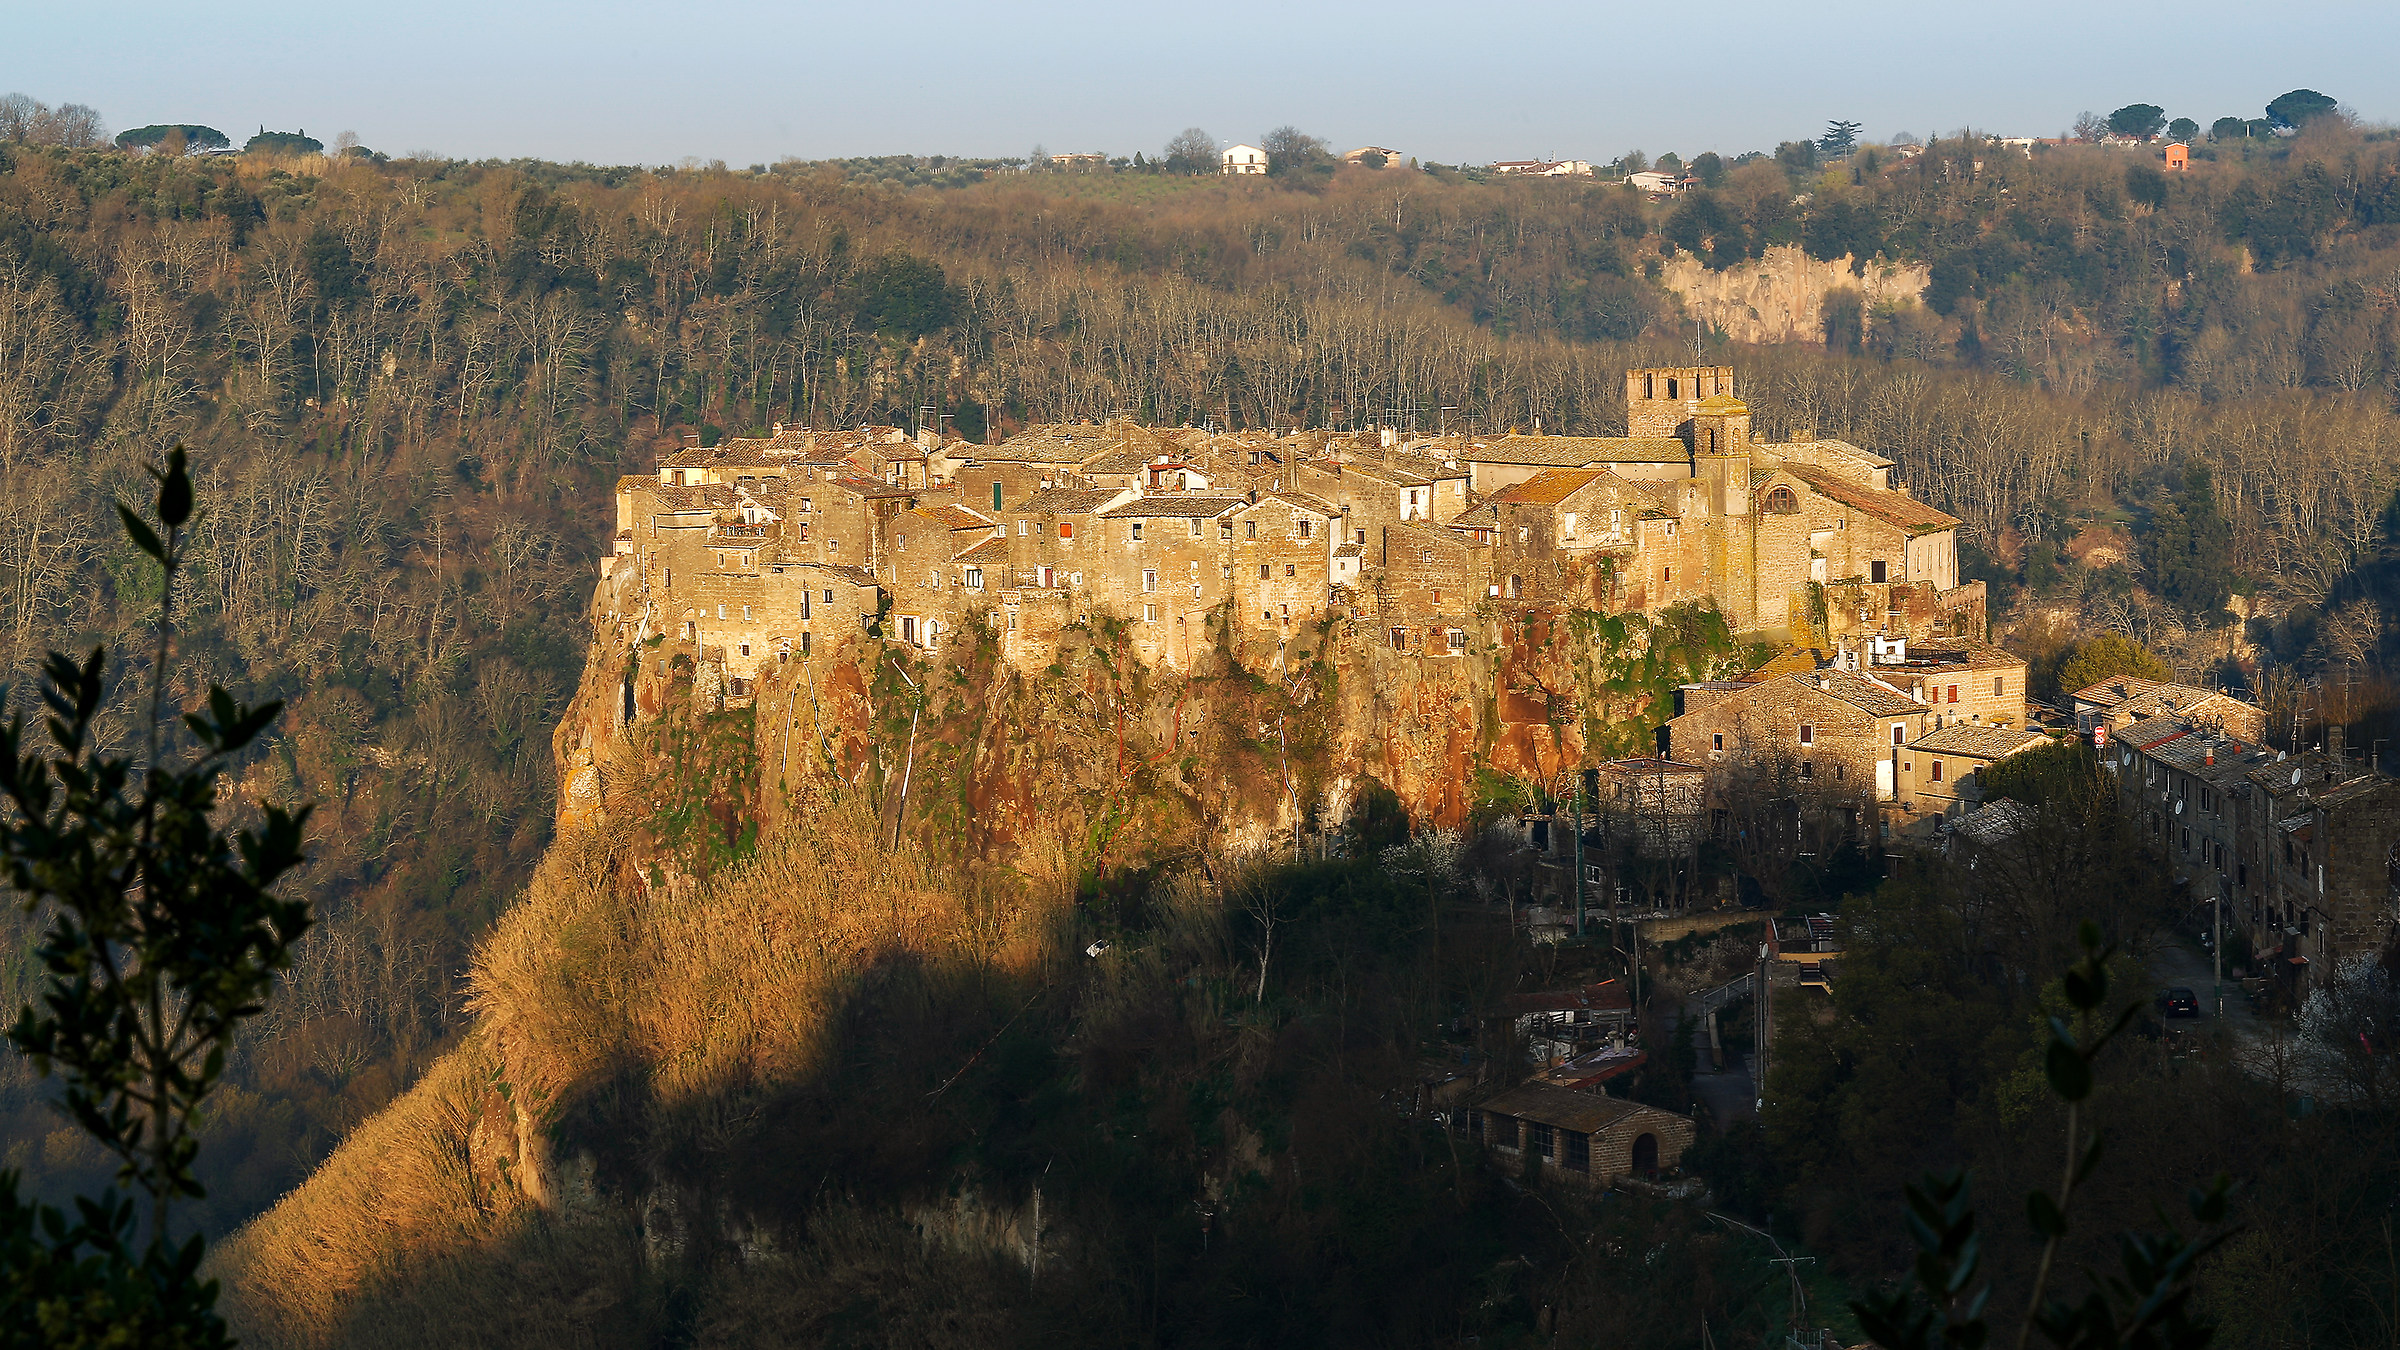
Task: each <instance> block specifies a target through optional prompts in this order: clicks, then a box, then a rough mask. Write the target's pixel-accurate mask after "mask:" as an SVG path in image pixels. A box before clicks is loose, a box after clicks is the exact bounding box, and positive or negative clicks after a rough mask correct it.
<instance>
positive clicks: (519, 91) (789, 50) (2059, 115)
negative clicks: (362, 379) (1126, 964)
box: [0, 0, 2400, 165]
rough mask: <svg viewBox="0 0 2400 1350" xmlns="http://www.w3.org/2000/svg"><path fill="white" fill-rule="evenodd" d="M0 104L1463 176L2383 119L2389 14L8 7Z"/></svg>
mask: <svg viewBox="0 0 2400 1350" xmlns="http://www.w3.org/2000/svg"><path fill="white" fill-rule="evenodd" d="M6 8H7V9H9V10H14V11H16V12H15V13H14V14H13V15H11V16H10V17H9V18H8V19H7V22H6V30H5V31H6V34H7V36H6V38H5V39H0V92H5V91H8V90H21V91H23V92H25V93H28V94H31V95H33V96H34V97H36V98H40V99H43V100H45V101H47V102H51V103H60V102H69V101H73V102H82V103H89V104H91V105H93V106H94V107H96V108H98V109H99V110H100V112H101V113H102V114H103V115H104V116H105V117H106V118H107V119H108V123H109V126H110V127H111V128H112V129H123V128H125V127H130V126H139V125H142V124H144V123H149V122H167V121H177V122H203V123H207V124H209V125H212V126H215V127H217V128H219V129H221V130H223V131H225V132H227V133H229V134H231V135H233V137H234V139H235V140H236V142H237V143H238V142H239V141H240V140H241V139H242V138H243V137H244V136H246V135H248V134H249V133H251V132H252V131H254V130H256V129H257V128H258V126H259V125H260V124H261V123H264V124H265V125H266V126H268V127H271V128H276V129H281V130H292V129H297V128H306V129H307V131H308V132H309V133H310V134H311V135H314V136H317V137H319V138H320V139H322V140H324V141H326V142H328V143H331V141H332V140H333V137H334V135H335V133H337V132H340V131H343V130H354V131H356V132H357V133H358V134H359V137H360V138H361V140H362V141H363V142H364V143H365V144H367V145H369V146H372V147H374V148H376V149H379V150H385V151H388V152H391V153H394V154H399V153H403V152H406V151H410V150H418V149H430V150H437V151H441V152H444V153H446V154H450V155H458V156H467V157H475V158H481V157H485V156H498V157H511V156H518V155H528V156H540V157H545V158H552V159H585V160H592V161H597V162H602V163H647V164H658V163H672V162H676V161H679V160H682V159H684V158H686V157H688V156H697V157H699V158H702V159H724V160H726V161H728V162H730V163H733V164H735V165H741V164H748V163H758V162H770V161H773V160H776V159H780V158H783V157H785V156H800V157H804V158H818V157H827V156H840V155H863V154H884V153H895V152H903V151H906V152H915V153H920V154H959V155H1021V154H1023V153H1025V152H1026V151H1027V150H1028V149H1029V148H1031V147H1032V146H1033V145H1035V144H1036V143H1037V142H1038V143H1040V144H1042V145H1044V146H1047V147H1048V148H1050V149H1052V150H1067V149H1075V150H1106V151H1108V152H1110V153H1111V154H1119V155H1129V154H1131V153H1133V152H1134V151H1136V150H1142V151H1147V152H1153V153H1154V152H1155V151H1156V150H1157V148H1158V147H1159V146H1160V145H1161V144H1163V143H1164V142H1165V141H1166V139H1167V138H1168V137H1169V136H1172V135H1174V134H1175V133H1176V132H1177V131H1178V130H1180V129H1182V128H1183V127H1186V126H1193V125H1197V126H1201V127H1205V128H1207V129H1208V130H1209V131H1210V132H1211V133H1212V134H1214V135H1215V136H1217V137H1218V138H1219V139H1220V140H1233V139H1241V140H1255V139H1256V138H1257V137H1258V136H1259V135H1260V134H1262V133H1263V132H1264V131H1265V130H1266V129H1267V128H1269V127H1272V126H1276V125H1279V124H1282V123H1285V122H1290V123H1294V124H1296V125H1298V126H1299V127H1301V128H1302V129H1303V130H1305V131H1309V132H1312V133H1314V134H1316V135H1319V136H1322V137H1324V138H1326V139H1327V140H1329V141H1331V142H1333V144H1334V147H1335V148H1336V149H1337V150H1340V149H1347V148H1349V147H1351V146H1354V145H1363V144H1369V143H1372V144H1378V145H1387V146H1392V147H1394V148H1396V149H1398V150H1400V151H1402V152H1403V153H1405V154H1411V155H1416V156H1419V157H1421V158H1425V159H1431V160H1438V161H1442V162H1446V163H1450V162H1473V163H1481V162H1484V161H1487V160H1492V159H1514V158H1522V157H1530V156H1535V155H1546V156H1553V157H1559V158H1565V157H1570V156H1572V157H1580V158H1586V159H1595V160H1605V159H1609V158H1613V157H1614V156H1615V155H1616V154H1617V153H1618V152H1620V151H1623V150H1626V149H1630V148H1635V147H1639V148H1642V149H1645V150H1647V151H1649V152H1650V153H1651V154H1652V155H1653V156H1655V155H1657V154H1658V153H1660V152H1661V151H1665V150H1680V151H1682V152H1684V153H1685V154H1687V155H1689V154H1692V153H1695V152H1697V151H1700V150H1705V149H1716V150H1723V151H1738V150H1745V149H1753V148H1772V146H1773V145H1774V143H1775V142H1776V141H1778V140H1784V139H1790V138H1793V137H1796V136H1799V135H1803V134H1813V133H1815V132H1816V131H1817V130H1818V129H1820V128H1821V127H1822V126H1823V124H1824V122H1825V120H1826V119H1827V118H1830V117H1848V118H1853V119H1855V120H1858V121H1861V122H1864V123H1866V128H1867V134H1868V135H1869V136H1871V137H1877V138H1880V137H1884V136H1888V135H1890V134H1891V133H1893V132H1895V131H1899V130H1902V129H1907V130H1911V131H1915V132H1917V133H1919V134H1923V133H1925V132H1927V131H1931V130H1935V129H1939V130H1941V131H1943V132H1949V131H1953V130H1955V129H1957V128H1959V127H1961V126H1968V125H1972V126H1975V127H1977V128H1981V129H1987V130H1991V131H1995V132H2001V133H2009V134H2019V135H2053V134H2056V133H2057V132H2059V131H2060V130H2062V129H2063V128H2065V127H2066V126H2067V125H2068V124H2069V123H2070V122H2071V121H2072V120H2073V119H2074V117H2075V114H2076V113H2077V112H2079V111H2081V110H2083V109H2086V108H2090V109H2095V110H2098V111H2101V112H2106V111H2108V110H2109V109H2111V108H2114V107H2117V106H2119V105H2121V104H2125V103H2132V102H2149V103H2157V104H2159V105H2161V106H2162V107H2164V108H2165V109H2166V110H2167V113H2168V115H2169V116H2187V115H2188V116H2190V117H2193V118H2195V119H2197V120H2198V121H2199V122H2201V123H2202V124H2203V125H2206V124H2207V123H2208V122H2209V121H2211V120H2213V119H2214V118H2217V117H2221V116H2225V115H2228V114H2237V115H2242V116H2249V117H2256V116H2259V115H2261V113H2260V109H2261V107H2262V105H2264V104H2265V102H2266V101H2267V100H2268V99H2270V98H2272V97H2274V96H2275V95H2277V94H2280V93H2282V92H2283V91H2285V90H2287V89H2291V88H2295V87H2300V86H2305V87H2309V88H2314V89H2318V90H2321V91H2323V92H2325V93H2328V94H2331V95H2333V96H2334V97H2335V98H2338V99H2340V100H2342V101H2343V102H2345V103H2347V104H2349V105H2350V106H2352V107H2353V108H2355V109H2357V110H2358V112H2359V113H2360V114H2361V115H2362V116H2364V117H2366V118H2367V119H2369V120H2371V121H2377V122H2383V121H2391V120H2395V119H2400V74H2395V73H2394V66H2393V53H2394V52H2395V50H2400V3H2394V0H2376V2H2368V0H2312V3H2307V4H2300V5H2291V4H2284V5H2260V4H2257V3H2255V0H2245V2H2244V3H2240V4H2233V3H2216V2H2215V0H2204V2H2202V3H2187V4H2182V5H2134V4H2106V3H2088V2H2087V3H2071V4H2070V3H2051V2H2050V0H2043V2H2042V3H2031V4H2028V3H2009V4H1988V5H1977V6H1973V7H1968V6H1959V5H1951V4H1945V3H1942V2H1941V0H1932V2H1931V3H1928V2H1927V0H1913V3H1908V4H1850V5H1843V4H1838V3H1835V4H1823V3H1820V4H1793V3H1777V4H1762V3H1755V2H1754V0H1720V2H1719V3H1717V4H1714V5H1708V6H1698V5H1665V6H1652V5H1639V6H1635V5H1621V4H1591V3H1585V4H1561V3H1527V4H1517V5H1496V6H1472V5H1462V4H1426V3H1419V2H1418V0H1391V2H1390V3H1384V4H1377V5H1363V4H1351V3H1340V4H1311V3H1305V0H1287V2H1286V3H1257V2H1255V0H1233V2H1231V3H1220V4H1215V5H1207V4H1186V5H1172V6H1138V5H1117V4H1100V3H1090V2H1088V0H1062V2H1061V3H1053V4H1047V5H1010V4H995V3H959V2H958V0H918V3H915V4H910V5H889V4H887V5H875V4H845V5H841V6H838V7H833V6H826V7H819V6H813V5H806V4H783V5H777V4H766V3H745V2H744V0H709V2H708V3H687V4H682V5H673V4H668V5H657V4H644V5H635V4H627V3H622V0H584V2H583V3H575V4H568V3H560V2H559V0H481V2H480V3H476V2H472V0H415V2H414V3H401V4H378V5H373V6H366V5H342V4H333V5H328V4H323V3H321V2H320V3H309V4H298V3H289V2H288V0H251V2H250V3H242V4H235V5H228V6H202V7H194V6H192V5H189V4H173V5H168V4H158V3H152V2H151V0H118V3H115V4H111V5H108V6H105V7H103V8H101V9H97V10H84V9H82V8H81V7H80V6H73V5H67V4H61V3H56V0H47V2H44V0H9V4H8V5H7V6H6Z"/></svg>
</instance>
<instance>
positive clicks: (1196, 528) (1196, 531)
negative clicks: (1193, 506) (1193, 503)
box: [1192, 516, 1200, 539]
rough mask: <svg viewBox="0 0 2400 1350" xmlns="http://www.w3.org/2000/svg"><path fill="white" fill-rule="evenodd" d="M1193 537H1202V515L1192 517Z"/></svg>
mask: <svg viewBox="0 0 2400 1350" xmlns="http://www.w3.org/2000/svg"><path fill="white" fill-rule="evenodd" d="M1192 537H1193V538H1194V539H1197V538H1199V537H1200V517H1198V516H1194V517H1192Z"/></svg>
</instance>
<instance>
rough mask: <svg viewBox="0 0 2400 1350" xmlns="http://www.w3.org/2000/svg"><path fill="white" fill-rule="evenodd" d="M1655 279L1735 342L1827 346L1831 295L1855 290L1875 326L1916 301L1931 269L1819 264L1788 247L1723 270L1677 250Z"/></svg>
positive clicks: (1836, 262)
mask: <svg viewBox="0 0 2400 1350" xmlns="http://www.w3.org/2000/svg"><path fill="white" fill-rule="evenodd" d="M1854 269H1855V270H1854ZM1658 279H1659V284H1660V285H1662V286H1665V287H1666V288H1667V289H1668V290H1670V291H1673V292H1674V293H1675V294H1676V295H1677V296H1678V297H1680V298H1681V299H1682V300H1683V308H1684V312H1685V313H1686V314H1688V315H1690V316H1691V317H1692V318H1695V319H1702V320H1705V321H1707V323H1708V325H1709V326H1710V327H1712V328H1715V329H1719V330H1721V331H1722V332H1723V333H1724V334H1725V336H1726V337H1728V338H1730V339H1731V340H1733V341H1735V342H1822V341H1824V339H1825V300H1826V297H1827V296H1828V295H1829V294H1831V293H1833V292H1835V291H1845V290H1846V291H1850V292H1854V293H1855V294H1856V295H1857V296H1858V299H1859V301H1860V307H1861V316H1862V319H1863V321H1864V322H1865V323H1866V324H1868V325H1872V324H1873V323H1874V315H1875V310H1876V308H1877V307H1878V306H1882V305H1905V304H1914V303H1916V299H1917V297H1918V296H1920V295H1922V294H1924V291H1925V287H1926V285H1927V284H1928V283H1929V282H1930V281H1931V280H1932V272H1931V271H1930V270H1929V269H1928V268H1927V267H1926V266H1925V265H1924V264H1923V263H1891V262H1884V261H1882V260H1880V259H1878V260H1876V261H1873V262H1869V263H1866V264H1864V266H1863V268H1860V267H1859V266H1858V265H1857V264H1855V263H1854V262H1853V260H1852V259H1850V258H1847V257H1843V258H1836V259H1835V260H1833V261H1832V262H1819V261H1817V260H1816V259H1814V258H1811V257H1809V256H1808V254H1806V253H1805V252H1803V251H1801V250H1800V249H1799V248H1798V247H1796V246H1794V245H1790V244H1785V245H1781V246H1779V247H1776V248H1771V249H1768V250H1767V251H1766V256H1764V257H1762V258H1760V259H1758V260H1756V261H1754V262H1744V263H1742V264H1741V265H1740V266H1738V267H1730V268H1727V269H1726V270H1724V271H1722V272H1719V271H1712V270H1710V269H1709V268H1708V267H1707V266H1706V265H1705V264H1704V263H1703V262H1702V261H1701V260H1700V258H1699V257H1698V255H1696V254H1693V253H1689V252H1678V253H1677V254H1676V255H1675V256H1674V257H1673V258H1672V259H1670V260H1668V261H1667V263H1666V265H1665V266H1664V268H1663V269H1662V270H1661V271H1660V273H1659V278H1658Z"/></svg>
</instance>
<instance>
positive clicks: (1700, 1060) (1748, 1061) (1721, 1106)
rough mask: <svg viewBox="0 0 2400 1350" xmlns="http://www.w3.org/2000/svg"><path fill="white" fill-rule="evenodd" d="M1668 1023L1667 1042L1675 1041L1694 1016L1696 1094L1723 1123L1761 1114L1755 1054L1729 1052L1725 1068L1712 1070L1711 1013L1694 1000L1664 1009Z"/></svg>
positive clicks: (1669, 1043) (1665, 1019)
mask: <svg viewBox="0 0 2400 1350" xmlns="http://www.w3.org/2000/svg"><path fill="white" fill-rule="evenodd" d="M1662 1011H1663V1012H1664V1013H1665V1017H1664V1019H1663V1020H1664V1021H1665V1024H1666V1039H1665V1041H1664V1042H1663V1044H1665V1045H1669V1046H1672V1045H1673V1044H1675V1031H1676V1028H1677V1027H1678V1026H1680V1025H1682V1023H1683V1022H1684V1020H1685V1019H1687V1018H1688V1019H1690V1021H1691V1023H1692V1050H1693V1053H1694V1054H1695V1055H1696V1056H1697V1060H1696V1062H1695V1063H1694V1065H1693V1067H1692V1096H1693V1097H1695V1098H1697V1099H1698V1101H1699V1104H1700V1106H1701V1107H1702V1108H1703V1109H1705V1110H1706V1111H1707V1112H1708V1113H1709V1114H1710V1115H1711V1116H1713V1117H1714V1118H1715V1119H1716V1122H1717V1124H1719V1125H1721V1126H1722V1125H1730V1124H1732V1123H1733V1122H1734V1121H1737V1120H1748V1119H1749V1118H1750V1117H1751V1116H1753V1115H1755V1114H1757V1108H1758V1091H1757V1089H1756V1088H1755V1087H1754V1086H1753V1082H1754V1080H1753V1079H1752V1077H1751V1075H1752V1073H1753V1072H1754V1070H1755V1068H1756V1061H1755V1059H1754V1058H1753V1057H1752V1056H1749V1055H1739V1054H1733V1053H1730V1052H1729V1053H1728V1054H1727V1055H1726V1057H1725V1068H1724V1069H1723V1070H1722V1071H1712V1070H1711V1069H1710V1068H1709V1064H1708V1014H1706V1013H1704V1012H1701V1011H1700V1010H1699V1008H1698V1007H1697V1006H1695V1005H1693V1004H1691V1003H1678V1004H1674V1005H1671V1006H1668V1007H1665V1008H1664V1009H1662Z"/></svg>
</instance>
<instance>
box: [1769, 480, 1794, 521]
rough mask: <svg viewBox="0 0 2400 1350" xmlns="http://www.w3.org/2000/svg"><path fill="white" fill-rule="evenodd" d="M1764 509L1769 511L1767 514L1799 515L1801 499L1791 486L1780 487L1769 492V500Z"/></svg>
mask: <svg viewBox="0 0 2400 1350" xmlns="http://www.w3.org/2000/svg"><path fill="white" fill-rule="evenodd" d="M1763 509H1764V510H1765V511H1766V512H1767V514H1769V515H1774V516H1794V515H1798V514H1799V513H1800V499H1799V498H1798V497H1795V496H1793V495H1792V490H1791V489H1790V488H1788V487H1779V488H1777V489H1775V490H1774V491H1773V492H1770V493H1768V494H1767V500H1766V503H1765V506H1764V508H1763Z"/></svg>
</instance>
